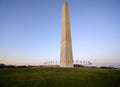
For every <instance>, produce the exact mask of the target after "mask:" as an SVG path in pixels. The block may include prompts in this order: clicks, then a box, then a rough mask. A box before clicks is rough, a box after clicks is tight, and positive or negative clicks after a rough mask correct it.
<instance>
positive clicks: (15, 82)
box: [0, 68, 120, 87]
mask: <svg viewBox="0 0 120 87" xmlns="http://www.w3.org/2000/svg"><path fill="white" fill-rule="evenodd" d="M0 87H120V70H114V69H97V68H4V69H0Z"/></svg>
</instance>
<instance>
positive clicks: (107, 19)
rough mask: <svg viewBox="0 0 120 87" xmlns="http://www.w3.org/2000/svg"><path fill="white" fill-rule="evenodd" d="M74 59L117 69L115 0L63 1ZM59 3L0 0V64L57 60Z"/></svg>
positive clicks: (119, 4)
mask: <svg viewBox="0 0 120 87" xmlns="http://www.w3.org/2000/svg"><path fill="white" fill-rule="evenodd" d="M66 1H67V2H68V4H69V15H70V27H71V36H72V49H73V59H74V60H81V61H90V62H92V64H93V65H95V66H114V67H120V0H66ZM63 3H64V0H0V63H5V64H15V65H28V64H30V65H40V64H44V62H46V61H53V60H57V61H59V60H60V39H61V19H62V4H63Z"/></svg>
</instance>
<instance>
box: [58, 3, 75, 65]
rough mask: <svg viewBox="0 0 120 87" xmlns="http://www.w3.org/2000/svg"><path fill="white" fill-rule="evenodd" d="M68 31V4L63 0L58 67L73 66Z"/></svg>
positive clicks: (69, 33)
mask: <svg viewBox="0 0 120 87" xmlns="http://www.w3.org/2000/svg"><path fill="white" fill-rule="evenodd" d="M71 42H72V41H71V32H70V20H69V11H68V4H67V2H66V1H65V2H64V3H63V6H62V34H61V51H60V67H73V54H72V43H71Z"/></svg>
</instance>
